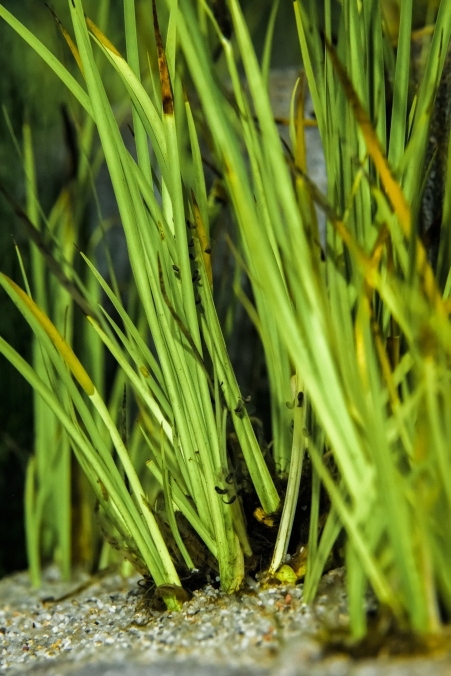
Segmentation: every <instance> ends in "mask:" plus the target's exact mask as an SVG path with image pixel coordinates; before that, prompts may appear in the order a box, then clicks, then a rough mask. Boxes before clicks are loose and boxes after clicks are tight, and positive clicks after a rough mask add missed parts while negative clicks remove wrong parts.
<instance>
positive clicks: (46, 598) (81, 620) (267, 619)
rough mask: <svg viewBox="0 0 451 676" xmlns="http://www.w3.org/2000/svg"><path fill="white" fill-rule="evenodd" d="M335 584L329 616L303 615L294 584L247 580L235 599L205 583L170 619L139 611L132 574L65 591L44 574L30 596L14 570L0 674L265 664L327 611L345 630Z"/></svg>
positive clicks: (4, 599)
mask: <svg viewBox="0 0 451 676" xmlns="http://www.w3.org/2000/svg"><path fill="white" fill-rule="evenodd" d="M342 577H343V573H342V571H341V570H338V571H332V572H331V573H330V574H329V576H327V579H329V580H330V581H331V582H332V581H333V580H336V581H338V582H339V584H338V587H337V589H336V590H335V595H336V601H335V602H334V604H333V605H334V608H333V609H332V610H331V608H329V609H328V610H327V611H326V607H325V606H324V604H323V603H322V601H321V597H320V599H319V601H318V603H317V605H316V606H315V607H314V608H308V607H307V606H306V604H305V603H303V600H302V586H301V585H299V586H290V587H284V586H280V587H272V588H269V589H262V588H261V587H259V586H257V584H256V583H253V585H252V586H253V587H254V588H253V589H252V590H251V593H248V594H232V595H227V594H224V593H222V592H220V591H219V590H218V589H215V588H213V587H212V586H211V585H208V586H206V587H205V588H203V589H202V590H200V591H197V592H194V595H193V598H192V599H191V600H190V601H189V602H187V603H185V604H184V605H183V609H182V611H181V612H179V613H173V612H169V611H156V610H150V609H146V610H142V609H141V608H140V607H141V606H142V590H141V589H140V587H139V586H138V584H137V582H138V580H139V578H138V577H136V576H135V577H132V578H128V579H123V578H121V577H120V575H118V574H116V573H110V574H108V575H106V576H104V577H103V578H102V579H94V580H92V581H91V582H89V580H88V579H87V578H84V577H83V576H80V577H79V578H78V579H77V580H76V581H75V582H72V583H71V584H68V583H66V584H65V583H63V582H61V581H60V580H59V578H58V574H57V572H56V570H55V569H52V568H51V569H49V570H48V571H47V572H46V574H45V579H44V584H43V587H42V589H40V590H35V589H33V588H31V586H30V583H29V579H28V575H27V573H18V574H15V575H13V576H11V577H9V578H5V579H4V580H1V581H0V667H2V668H3V672H0V673H6V672H8V673H12V672H14V671H20V672H22V673H24V670H25V668H26V667H31V666H32V665H33V666H34V667H36V666H38V665H42V664H44V665H47V668H48V666H49V665H51V663H52V662H54V661H55V660H61V659H63V660H69V661H71V662H80V661H82V662H83V663H84V664H86V663H88V662H89V661H90V660H92V659H95V661H96V662H101V661H102V660H105V661H108V662H110V663H114V662H121V661H126V660H127V661H130V660H131V661H133V662H136V663H137V664H140V663H143V664H144V663H146V664H148V663H151V662H154V661H155V660H158V659H162V658H168V657H170V658H171V659H174V658H177V659H178V660H186V659H188V658H191V657H195V658H196V660H197V659H201V660H202V661H203V662H205V663H212V662H214V663H215V664H216V665H218V666H220V665H221V664H222V665H228V666H229V667H230V666H231V665H233V666H234V667H240V668H242V667H253V668H255V667H256V666H258V667H264V666H266V667H269V666H270V665H271V664H272V663H273V662H274V659H275V657H276V656H277V654H278V653H279V652H280V648H281V646H283V645H284V644H285V643H286V642H287V641H289V640H290V637H293V636H296V635H299V634H300V633H301V634H302V635H304V636H305V637H308V636H312V635H313V634H314V633H315V632H316V630H317V629H318V626H319V624H320V623H321V622H324V615H325V613H326V612H327V613H329V615H330V614H331V613H332V615H333V620H332V621H334V622H337V621H338V622H341V623H342V624H346V623H347V616H346V610H345V603H344V590H343V588H342V584H341V585H340V583H341V581H342ZM340 589H341V591H340ZM324 600H325V596H324V595H323V601H324ZM340 604H341V605H340ZM329 605H330V604H329ZM332 615H331V617H332ZM312 645H316V644H312ZM314 649H316V648H314ZM33 673H34V672H33ZM218 673H220V672H218Z"/></svg>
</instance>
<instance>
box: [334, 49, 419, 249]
mask: <svg viewBox="0 0 451 676" xmlns="http://www.w3.org/2000/svg"><path fill="white" fill-rule="evenodd" d="M326 47H327V51H328V53H329V56H330V58H331V60H332V63H333V65H334V68H335V70H336V72H337V75H338V77H339V78H340V81H341V84H342V86H343V89H344V91H345V94H346V98H347V100H348V102H349V104H350V106H351V109H352V112H353V113H354V117H355V119H356V121H357V124H358V125H359V127H360V129H361V131H362V134H363V138H364V139H365V143H366V147H367V150H368V154H369V155H370V157H371V159H372V160H373V162H374V164H375V166H376V169H377V171H378V174H379V176H380V178H381V181H382V185H383V186H384V189H385V192H386V193H387V195H388V198H389V200H390V202H391V205H392V207H393V210H394V211H395V213H396V215H397V216H398V219H399V223H400V225H401V227H402V229H403V231H404V234H405V235H406V236H407V237H410V232H411V213H410V207H409V205H408V204H407V201H406V198H405V196H404V193H403V191H402V188H401V186H400V185H399V183H398V182H397V181H396V179H395V177H394V176H393V172H392V169H391V167H390V165H389V163H388V160H387V158H386V157H385V154H384V151H383V149H382V145H381V143H380V141H379V138H378V136H377V134H376V131H375V130H374V127H373V125H372V124H371V120H370V118H369V115H368V113H367V112H366V110H365V109H364V107H363V106H362V104H361V102H360V100H359V97H358V95H357V92H356V91H355V89H354V86H353V84H352V82H351V80H350V79H349V77H348V75H347V73H346V71H345V69H344V68H343V66H342V65H341V63H340V60H339V59H338V57H337V55H336V53H335V50H334V48H333V47H332V45H331V44H330V43H329V42H328V41H327V40H326Z"/></svg>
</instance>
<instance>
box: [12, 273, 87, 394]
mask: <svg viewBox="0 0 451 676" xmlns="http://www.w3.org/2000/svg"><path fill="white" fill-rule="evenodd" d="M0 278H1V280H3V283H2V286H3V287H4V288H5V289H6V290H7V291H8V293H9V294H10V295H11V298H12V299H13V301H14V302H16V304H17V305H20V303H23V304H24V305H25V306H26V307H27V309H28V310H30V312H31V313H32V314H33V316H34V317H35V319H37V321H38V322H39V324H40V325H41V326H42V328H43V329H44V331H45V332H46V334H47V335H48V337H49V338H50V340H51V341H52V343H53V344H54V346H55V347H56V349H57V350H58V352H59V353H60V355H61V356H62V358H63V359H64V361H65V362H66V364H67V365H68V367H69V368H70V370H71V371H72V373H73V375H74V377H75V378H76V379H77V381H78V382H79V384H80V385H81V387H82V388H83V389H84V391H85V392H86V394H87V395H88V397H92V396H93V394H94V391H95V388H94V384H93V382H92V380H91V378H90V377H89V375H88V374H87V373H86V371H85V369H84V367H83V366H82V364H81V363H80V361H79V359H78V358H77V357H76V356H75V354H74V352H73V350H72V348H71V347H70V345H69V344H68V343H67V342H66V341H65V340H64V338H63V337H62V335H61V334H60V333H59V331H58V330H57V328H56V327H55V325H54V324H52V322H51V321H50V319H49V318H48V317H47V315H46V314H44V313H43V312H42V310H41V309H40V308H39V307H38V306H37V305H36V303H35V302H34V301H33V300H32V299H31V298H30V297H29V296H27V294H26V293H25V291H23V289H21V288H20V286H17V284H16V283H15V282H13V280H12V279H10V278H9V277H7V276H6V275H4V274H3V273H0ZM8 286H9V287H10V289H11V292H10V291H9V289H8V288H7V287H8Z"/></svg>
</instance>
